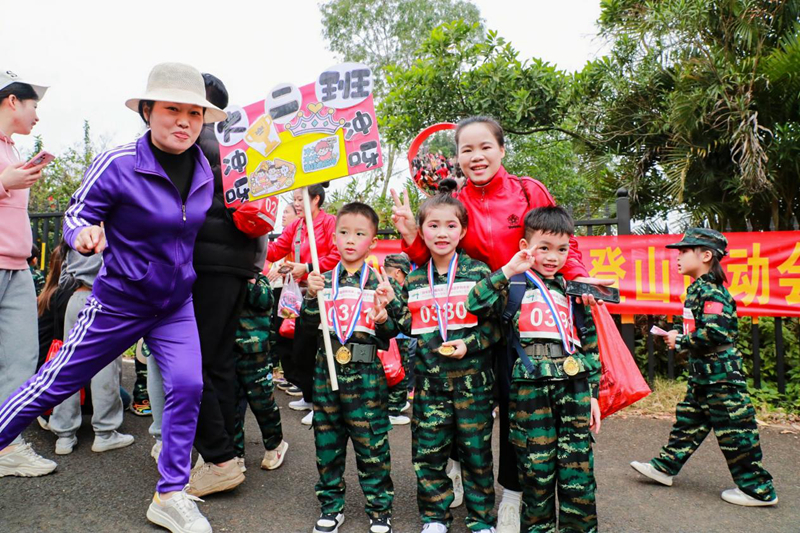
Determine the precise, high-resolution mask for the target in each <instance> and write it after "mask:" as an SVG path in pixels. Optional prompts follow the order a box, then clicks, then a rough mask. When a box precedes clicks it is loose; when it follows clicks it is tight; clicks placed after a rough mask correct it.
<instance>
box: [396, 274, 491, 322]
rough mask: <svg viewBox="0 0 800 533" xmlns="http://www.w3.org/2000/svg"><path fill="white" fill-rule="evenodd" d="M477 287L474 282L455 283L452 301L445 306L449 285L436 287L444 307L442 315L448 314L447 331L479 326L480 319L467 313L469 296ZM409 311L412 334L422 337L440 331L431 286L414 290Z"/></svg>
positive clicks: (410, 295) (409, 299)
mask: <svg viewBox="0 0 800 533" xmlns="http://www.w3.org/2000/svg"><path fill="white" fill-rule="evenodd" d="M474 286H475V282H474V281H459V282H457V283H453V288H452V290H451V291H450V299H449V300H448V302H447V304H446V305H445V303H444V301H445V295H446V293H447V285H444V284H442V285H436V286H435V288H434V290H435V291H436V297H437V299H438V300H439V304H440V305H442V306H443V308H442V313H446V317H447V331H456V330H459V329H464V328H472V327H475V326H477V325H478V317H476V316H475V315H473V314H472V313H469V312H467V295H469V291H471V290H472V288H473V287H474ZM408 310H409V311H410V312H411V334H412V335H421V334H423V333H431V332H433V331H439V321H438V318H437V314H436V305H435V304H434V303H433V297H432V296H431V289H430V287H429V286H427V285H426V286H425V287H420V288H419V289H414V290H412V291H410V292H409V293H408Z"/></svg>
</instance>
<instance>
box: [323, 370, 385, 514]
mask: <svg viewBox="0 0 800 533" xmlns="http://www.w3.org/2000/svg"><path fill="white" fill-rule="evenodd" d="M335 365H336V374H337V379H338V381H339V390H338V392H333V391H332V390H331V382H330V377H329V376H328V364H327V362H326V360H325V356H324V355H323V354H317V363H316V366H315V368H314V422H313V426H314V445H315V446H316V450H317V470H318V471H319V481H318V482H317V485H316V492H317V499H319V502H320V506H321V507H322V512H323V513H340V512H342V510H343V509H344V493H345V482H344V470H345V460H346V458H347V440H348V438H349V439H350V440H352V441H353V449H354V451H355V455H356V467H357V469H358V481H359V483H360V484H361V490H362V491H363V492H364V497H365V498H366V500H367V503H366V506H365V509H366V512H367V514H368V515H369V516H370V518H379V517H382V516H388V515H391V512H392V500H393V499H394V486H393V485H392V478H391V458H390V454H389V429H391V425H390V424H389V412H388V390H387V386H386V375H385V374H384V372H383V365H382V364H381V361H380V360H379V359H378V358H377V357H376V358H375V361H373V362H372V363H349V364H346V365H340V364H339V363H335Z"/></svg>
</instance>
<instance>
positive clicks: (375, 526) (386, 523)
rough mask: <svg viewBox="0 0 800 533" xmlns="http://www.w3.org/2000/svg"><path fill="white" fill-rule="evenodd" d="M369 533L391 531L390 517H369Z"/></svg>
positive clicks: (387, 532) (389, 532)
mask: <svg viewBox="0 0 800 533" xmlns="http://www.w3.org/2000/svg"><path fill="white" fill-rule="evenodd" d="M369 533H392V519H391V518H389V517H388V516H381V517H379V518H370V519H369Z"/></svg>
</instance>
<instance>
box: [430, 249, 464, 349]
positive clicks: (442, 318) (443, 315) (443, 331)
mask: <svg viewBox="0 0 800 533" xmlns="http://www.w3.org/2000/svg"><path fill="white" fill-rule="evenodd" d="M456 263H458V253H455V254H453V257H452V258H451V259H450V264H449V265H447V294H445V297H444V312H442V309H443V307H442V306H441V305H439V300H438V299H437V298H436V292H435V291H434V287H433V259H431V260H430V261H429V262H428V285H429V286H430V288H431V298H433V305H434V306H436V320H437V321H438V324H439V335H441V336H442V340H443V341H444V342H447V304H448V303H449V302H450V291H451V290H452V289H453V282H454V281H455V279H456Z"/></svg>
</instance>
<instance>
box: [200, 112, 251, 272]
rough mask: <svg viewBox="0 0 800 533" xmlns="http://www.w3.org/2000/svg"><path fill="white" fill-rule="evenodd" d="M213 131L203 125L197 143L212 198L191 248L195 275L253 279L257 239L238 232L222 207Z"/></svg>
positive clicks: (216, 149) (210, 127) (222, 191)
mask: <svg viewBox="0 0 800 533" xmlns="http://www.w3.org/2000/svg"><path fill="white" fill-rule="evenodd" d="M213 128H214V125H213V124H206V125H205V126H203V131H202V132H200V138H199V139H198V140H197V144H198V145H200V148H201V149H202V150H203V153H204V154H205V156H206V158H208V162H209V163H210V164H211V170H212V172H213V173H214V199H213V200H212V202H211V207H210V208H209V209H208V213H207V214H206V221H205V223H203V226H202V227H201V228H200V233H198V235H197V241H196V242H195V245H194V261H193V263H194V269H195V271H197V272H198V273H225V274H234V275H236V276H241V277H243V278H246V279H250V278H252V277H254V276H255V267H254V264H255V259H256V241H257V239H251V238H249V237H248V236H247V235H245V234H244V233H242V232H241V231H239V230H238V229H237V228H236V226H235V225H234V224H233V217H232V216H231V211H228V208H227V207H225V199H224V190H223V188H222V174H221V172H220V160H219V144H218V143H217V138H216V137H215V136H214V129H213Z"/></svg>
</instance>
